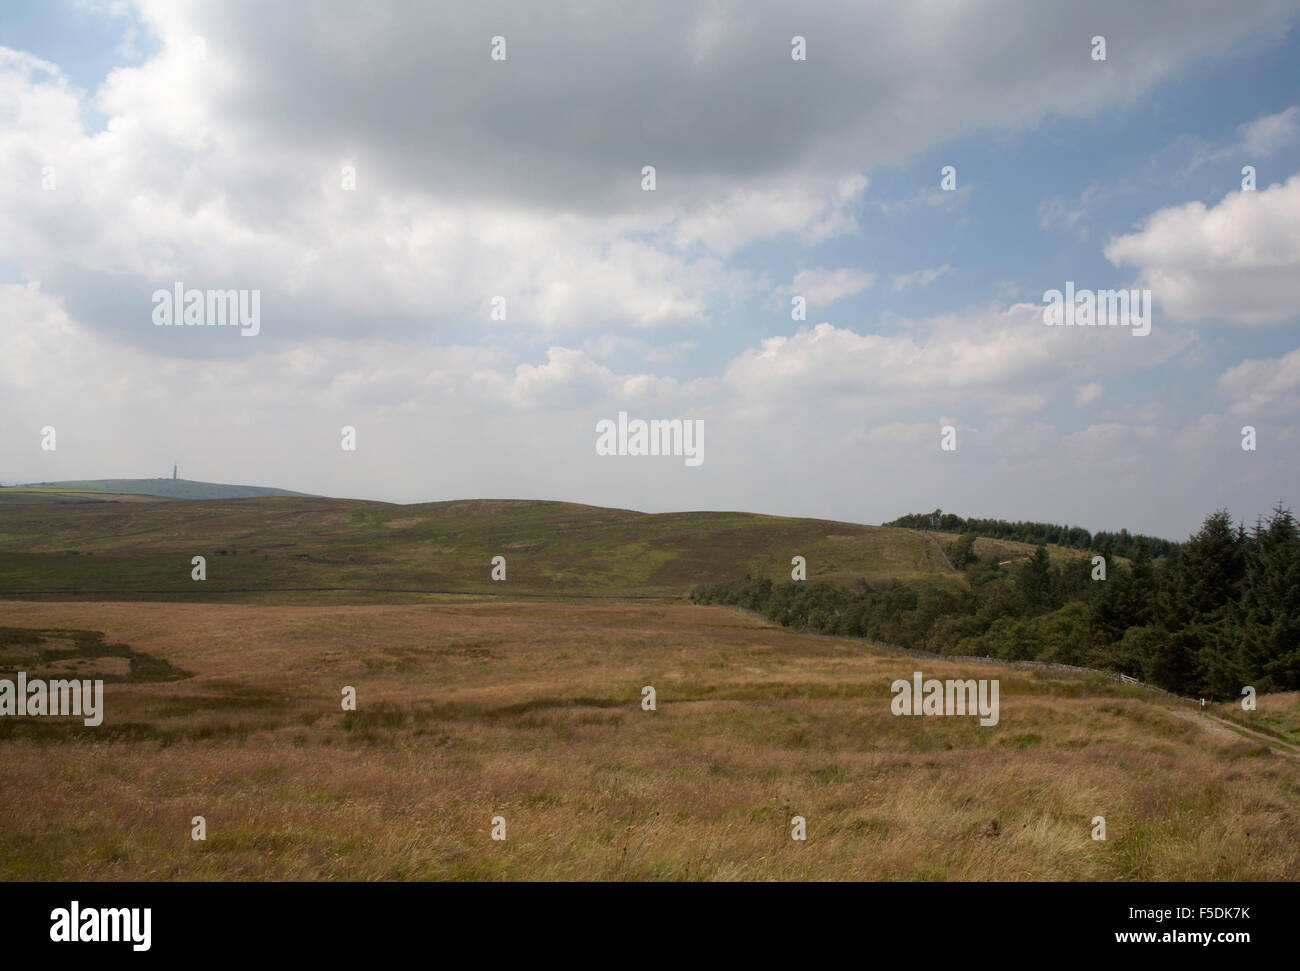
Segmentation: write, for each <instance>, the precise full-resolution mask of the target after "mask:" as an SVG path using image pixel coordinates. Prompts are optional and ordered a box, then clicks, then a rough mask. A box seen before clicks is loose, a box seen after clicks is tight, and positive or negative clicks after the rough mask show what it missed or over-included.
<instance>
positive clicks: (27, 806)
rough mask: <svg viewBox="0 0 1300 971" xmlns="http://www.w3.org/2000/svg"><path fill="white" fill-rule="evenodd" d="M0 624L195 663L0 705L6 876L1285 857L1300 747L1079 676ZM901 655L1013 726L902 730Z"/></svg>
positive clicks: (679, 619) (748, 634)
mask: <svg viewBox="0 0 1300 971" xmlns="http://www.w3.org/2000/svg"><path fill="white" fill-rule="evenodd" d="M403 528H409V527H403ZM0 625H5V626H8V627H13V628H28V629H40V630H63V631H77V630H95V631H102V632H104V634H105V637H106V638H107V639H108V640H109V641H110V642H112V643H120V644H124V645H130V648H131V650H133V651H136V652H141V653H143V654H147V655H149V656H151V657H157V658H161V659H164V660H165V661H166V662H167V663H169V664H170V665H172V666H174V667H175V668H177V669H180V670H183V671H185V672H188V673H190V674H191V675H192V676H191V677H187V678H184V679H182V680H176V681H156V682H129V681H128V682H125V683H116V684H112V685H109V686H107V687H106V690H105V706H106V716H105V723H104V727H103V728H101V729H87V728H84V727H80V728H79V727H78V726H77V725H73V724H64V723H62V722H61V721H59V720H45V721H43V722H40V721H30V720H27V721H24V722H21V723H20V722H19V721H18V720H15V719H0V726H4V725H19V724H21V725H23V726H32V725H38V726H39V727H37V728H28V727H22V728H20V729H9V730H8V732H7V734H6V735H4V736H0V759H2V760H3V765H4V771H5V784H4V785H3V786H0V877H3V878H5V879H29V880H48V879H60V880H75V879H84V880H105V879H129V880H141V879H167V880H171V879H178V880H190V879H236V880H239V879H262V880H285V879H313V880H314V879H360V880H371V879H382V880H519V879H527V880H559V879H593V880H846V879H854V880H856V879H866V880H976V879H990V880H1023V879H1034V880H1107V879H1119V880H1175V879H1210V880H1274V879H1294V878H1295V876H1296V875H1297V873H1300V817H1298V816H1297V812H1296V804H1297V797H1298V796H1300V764H1297V763H1295V762H1292V761H1291V760H1288V759H1285V758H1282V757H1281V756H1278V755H1275V754H1274V753H1272V752H1271V751H1269V750H1268V748H1267V747H1266V746H1263V745H1259V744H1256V743H1254V742H1251V741H1250V740H1247V739H1243V738H1238V737H1233V736H1232V735H1231V733H1230V732H1228V731H1227V730H1226V729H1223V730H1221V731H1220V732H1217V733H1210V732H1207V731H1206V730H1205V728H1204V727H1203V726H1202V725H1200V724H1198V723H1197V721H1196V719H1195V718H1189V717H1187V713H1186V712H1181V711H1179V710H1177V709H1175V708H1174V707H1173V703H1172V702H1169V701H1166V700H1164V699H1163V698H1162V697H1160V696H1155V695H1152V694H1148V693H1135V692H1133V691H1132V690H1130V689H1124V688H1117V687H1112V686H1110V685H1109V684H1107V683H1105V682H1103V681H1099V680H1097V679H1079V678H1074V677H1073V676H1072V675H1068V674H1062V673H1059V672H1040V671H1031V672H1022V671H1018V670H1017V671H1015V672H1014V673H1012V672H1008V671H1007V669H1005V668H1001V667H998V666H994V665H982V664H979V663H975V662H964V663H955V662H951V661H943V660H937V659H936V660H929V659H922V660H917V659H914V658H910V657H906V656H902V655H899V654H897V653H895V652H891V651H889V650H887V649H884V648H878V647H875V646H872V645H870V644H865V643H863V642H861V641H856V640H849V639H841V638H834V637H823V636H814V635H802V634H797V633H793V632H791V631H788V630H784V629H781V628H778V627H775V626H773V625H771V624H769V623H767V622H766V621H764V620H762V619H761V618H755V617H750V616H747V615H742V614H740V613H738V612H734V611H728V610H725V609H723V608H711V607H696V606H691V605H686V604H635V603H591V602H544V603H538V602H529V603H510V602H503V601H497V600H493V601H487V602H473V601H463V600H461V601H445V602H442V603H437V604H431V605H419V606H404V605H385V606H336V607H318V608H312V609H308V608H301V607H291V606H268V607H258V606H249V605H197V604H153V603H134V604H132V603H39V604H37V603H0ZM918 669H919V670H921V671H922V672H923V673H924V674H925V676H926V677H935V678H941V679H943V678H958V677H960V678H977V679H978V678H994V677H996V678H1000V679H1001V681H1002V692H1001V719H1000V722H999V724H998V725H997V726H995V727H990V728H981V727H980V726H979V724H978V719H977V718H969V717H968V718H961V717H952V718H933V717H931V718H918V717H911V718H909V717H894V716H893V715H892V714H891V713H890V709H889V701H890V694H889V684H890V682H891V681H893V680H894V679H895V678H910V677H911V673H912V672H913V671H914V670H918ZM647 684H650V685H654V687H655V688H656V690H657V694H658V706H659V710H658V711H655V712H646V711H642V710H641V707H640V699H641V687H642V686H643V685H647ZM344 685H352V686H354V687H356V689H357V694H358V702H359V710H358V711H356V712H344V711H342V710H341V708H340V704H339V700H340V697H341V695H340V689H341V688H342V687H343V686H344ZM1260 701H1261V705H1260V710H1261V714H1265V715H1266V716H1267V717H1270V718H1273V717H1277V718H1279V719H1281V720H1282V722H1281V724H1283V725H1285V724H1286V723H1287V722H1286V721H1285V719H1287V718H1292V717H1294V709H1295V707H1296V699H1295V698H1294V697H1292V698H1290V699H1287V698H1286V696H1279V697H1278V700H1277V707H1276V711H1275V709H1274V702H1273V701H1272V699H1271V697H1270V696H1263V697H1262V698H1261V699H1260ZM1284 712H1290V714H1283V713H1284ZM195 815H203V816H205V817H206V818H207V824H208V839H207V841H206V842H194V841H192V840H191V839H190V838H189V830H190V819H191V817H193V816H195ZM496 815H502V816H505V817H506V820H507V832H508V838H507V840H506V841H504V842H494V841H493V840H491V839H490V827H491V818H492V817H493V816H496ZM795 815H801V816H804V817H805V819H806V820H807V829H808V839H807V841H806V842H802V843H801V842H795V841H792V840H791V839H790V823H791V819H792V817H793V816H795ZM1098 815H1101V816H1104V817H1105V818H1106V825H1107V836H1108V839H1107V840H1106V841H1105V842H1097V841H1093V840H1092V839H1091V838H1090V835H1091V829H1092V824H1091V820H1092V818H1093V817H1094V816H1098Z"/></svg>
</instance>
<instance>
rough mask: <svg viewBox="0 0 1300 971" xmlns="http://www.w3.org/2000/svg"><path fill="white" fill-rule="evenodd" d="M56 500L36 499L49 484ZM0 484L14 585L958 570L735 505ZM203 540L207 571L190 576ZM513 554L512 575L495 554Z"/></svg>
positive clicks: (878, 541) (320, 585) (917, 544)
mask: <svg viewBox="0 0 1300 971" xmlns="http://www.w3.org/2000/svg"><path fill="white" fill-rule="evenodd" d="M42 495H43V496H44V497H45V498H44V501H36V498H37V497H38V496H42ZM3 498H4V496H3V493H0V597H7V598H32V597H53V598H56V599H75V598H82V597H97V598H98V597H105V598H115V599H147V598H150V597H154V596H164V597H166V598H167V599H175V598H180V599H186V600H196V601H206V600H209V599H210V598H212V597H213V596H216V595H221V596H223V597H225V598H226V599H227V600H229V599H245V600H255V601H260V602H266V601H268V600H270V601H277V602H301V601H302V600H304V599H306V598H307V597H312V598H317V599H318V598H319V597H320V596H321V595H325V596H333V597H334V600H335V602H346V601H358V600H359V601H362V602H369V601H373V600H393V599H398V600H401V599H405V598H407V597H409V595H411V594H421V593H433V592H444V593H472V594H482V593H494V594H508V595H547V596H583V595H585V596H620V597H628V596H657V597H662V596H667V597H679V596H684V595H685V594H687V593H688V592H689V591H690V589H691V588H692V587H693V586H695V585H696V584H699V583H707V582H715V581H718V580H724V579H733V578H736V577H740V576H744V575H745V574H746V573H747V572H748V573H751V574H753V575H755V576H770V577H772V578H773V579H781V578H788V577H789V575H790V561H791V558H792V557H794V556H796V555H798V556H803V557H805V558H806V559H807V563H808V577H809V579H820V580H827V581H830V582H833V583H839V584H845V585H850V584H854V583H856V582H857V581H858V580H859V579H865V580H868V581H880V580H887V579H890V578H894V577H898V578H902V579H922V578H931V579H942V578H945V577H949V578H952V579H954V580H955V579H956V577H957V574H956V573H955V572H954V571H952V568H951V566H950V565H949V564H948V562H947V559H946V557H945V556H944V555H943V550H942V548H941V546H940V544H939V543H938V542H937V541H936V540H935V539H934V538H933V537H931V536H928V535H926V534H923V533H921V532H918V531H913V530H908V529H899V528H894V527H883V526H865V525H859V524H854V523H839V522H830V521H825V520H818V519H794V518H784V517H780V516H764V515H757V514H752V513H736V512H686V513H660V514H651V513H642V512H635V511H632V510H627V509H605V508H600V507H595V506H584V505H578V504H574V503H564V502H547V501H531V500H458V501H451V502H435V503H423V504H417V505H393V504H389V503H383V502H371V501H364V500H351V499H325V498H312V497H259V498H249V499H229V500H225V499H213V500H204V501H201V502H190V501H178V500H173V501H151V502H85V503H82V502H76V503H66V502H59V501H57V499H58V498H59V497H58V496H57V495H56V494H54V493H46V494H39V493H38V494H32V493H27V494H26V495H25V497H24V498H25V499H26V500H27V501H24V502H14V503H7V504H6V503H4V502H3V501H2V500H3ZM194 556H204V557H205V558H206V560H207V580H206V581H203V582H198V581H194V580H192V579H191V576H190V571H191V565H190V564H191V559H192V557H194ZM494 556H504V557H505V558H506V564H507V579H506V580H505V581H504V582H494V581H493V580H492V579H491V577H490V573H491V561H492V558H493V557H494Z"/></svg>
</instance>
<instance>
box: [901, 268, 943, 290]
mask: <svg viewBox="0 0 1300 971" xmlns="http://www.w3.org/2000/svg"><path fill="white" fill-rule="evenodd" d="M951 272H952V267H951V266H949V265H948V264H947V263H945V264H944V265H943V266H936V267H933V268H932V269H929V270H915V271H913V272H911V273H900V274H899V275H898V276H896V277H894V282H893V289H895V290H903V289H906V288H907V287H910V286H912V285H913V284H916V285H918V286H923V287H928V286H929V285H930V284H931V283H933V282H934V281H935V280H937V279H939V277H941V276H944V275H946V274H948V273H951Z"/></svg>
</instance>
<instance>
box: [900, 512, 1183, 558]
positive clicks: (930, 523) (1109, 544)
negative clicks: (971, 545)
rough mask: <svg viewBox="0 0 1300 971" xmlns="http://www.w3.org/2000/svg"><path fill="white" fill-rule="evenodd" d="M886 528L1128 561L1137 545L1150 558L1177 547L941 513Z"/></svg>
mask: <svg viewBox="0 0 1300 971" xmlns="http://www.w3.org/2000/svg"><path fill="white" fill-rule="evenodd" d="M884 525H886V526H902V527H904V528H906V529H929V530H934V531H936V532H942V533H969V534H970V535H971V536H983V537H985V538H986V539H1005V540H1013V541H1015V542H1017V543H1035V544H1037V543H1052V544H1055V545H1057V546H1069V547H1072V548H1073V549H1077V550H1096V551H1097V552H1098V553H1100V554H1102V555H1103V556H1105V557H1107V558H1110V557H1112V556H1122V557H1125V558H1129V559H1131V558H1132V557H1133V556H1134V555H1135V554H1136V553H1137V547H1138V544H1139V543H1143V544H1145V545H1146V548H1147V553H1148V554H1149V555H1151V556H1168V555H1169V554H1170V553H1171V552H1172V551H1173V550H1174V549H1175V548H1176V547H1177V546H1178V545H1179V544H1177V543H1174V542H1172V541H1170V540H1167V539H1160V538H1159V537H1156V536H1144V535H1143V534H1141V533H1130V532H1129V531H1128V530H1127V529H1121V530H1120V531H1119V532H1118V533H1111V532H1106V531H1105V530H1102V531H1100V532H1096V533H1090V532H1088V531H1087V530H1086V529H1084V528H1083V527H1081V526H1068V525H1067V526H1058V525H1057V524H1056V523H1034V522H1019V521H1017V522H1014V523H1013V522H1008V521H1007V520H1005V519H963V518H962V517H961V516H956V515H954V514H952V513H950V512H948V513H946V512H944V511H943V510H942V509H936V510H935V511H934V512H914V513H908V514H907V515H906V516H899V517H898V518H897V519H895V520H894V521H893V522H888V523H885V524H884Z"/></svg>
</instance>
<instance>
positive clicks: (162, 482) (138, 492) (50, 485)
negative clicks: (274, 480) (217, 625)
mask: <svg viewBox="0 0 1300 971" xmlns="http://www.w3.org/2000/svg"><path fill="white" fill-rule="evenodd" d="M15 488H17V489H23V490H29V489H49V490H52V491H57V492H80V493H89V492H109V493H122V494H125V495H131V496H159V497H161V498H163V499H252V498H256V497H260V496H306V495H307V494H306V493H304V492H289V491H288V490H286V489H268V488H264V487H263V486H241V485H222V484H219V483H216V482H195V481H193V480H192V479H82V480H72V481H68V482H31V483H28V484H26V485H22V486H17V487H15ZM8 491H10V490H2V491H0V492H8Z"/></svg>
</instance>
